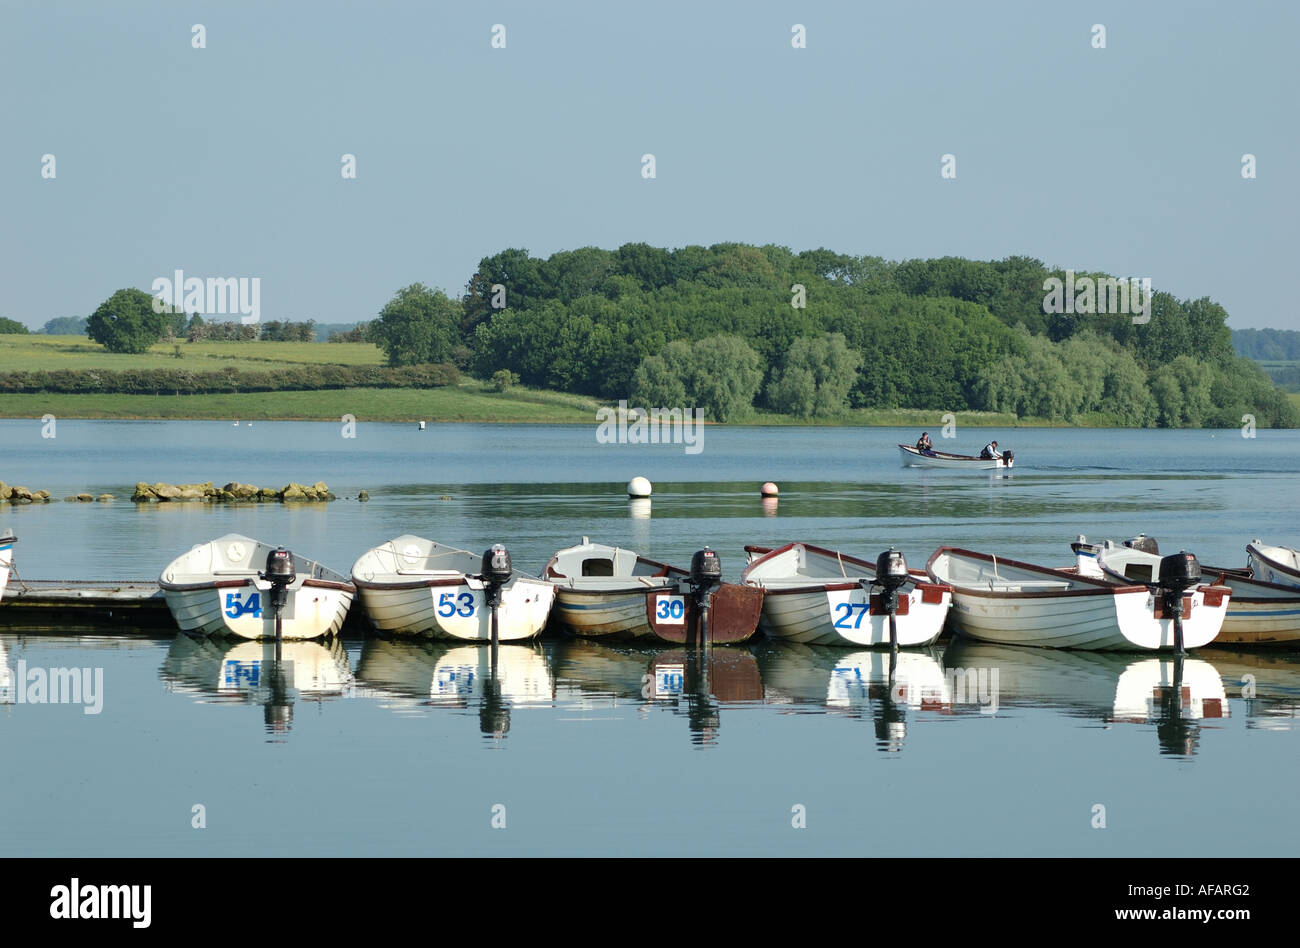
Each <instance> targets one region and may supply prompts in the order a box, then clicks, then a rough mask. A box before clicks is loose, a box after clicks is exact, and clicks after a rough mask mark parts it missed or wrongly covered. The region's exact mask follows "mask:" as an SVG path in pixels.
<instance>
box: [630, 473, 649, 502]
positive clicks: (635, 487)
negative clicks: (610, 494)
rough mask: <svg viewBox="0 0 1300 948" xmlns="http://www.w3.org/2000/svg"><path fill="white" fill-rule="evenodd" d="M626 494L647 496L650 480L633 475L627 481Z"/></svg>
mask: <svg viewBox="0 0 1300 948" xmlns="http://www.w3.org/2000/svg"><path fill="white" fill-rule="evenodd" d="M627 495H628V496H629V497H649V496H650V482H649V481H648V480H646V479H645V478H644V477H634V478H632V479H631V480H630V481H628V482H627Z"/></svg>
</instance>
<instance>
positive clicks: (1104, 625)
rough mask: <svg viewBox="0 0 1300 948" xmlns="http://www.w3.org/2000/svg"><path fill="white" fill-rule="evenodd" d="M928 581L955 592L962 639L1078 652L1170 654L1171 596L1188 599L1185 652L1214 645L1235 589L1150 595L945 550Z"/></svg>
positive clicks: (1190, 583)
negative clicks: (1168, 605) (1156, 651)
mask: <svg viewBox="0 0 1300 948" xmlns="http://www.w3.org/2000/svg"><path fill="white" fill-rule="evenodd" d="M926 568H927V572H928V573H929V575H930V578H931V579H932V580H934V581H935V582H939V583H946V584H948V585H950V586H952V587H953V602H952V621H953V624H954V625H955V626H956V628H957V630H958V631H960V632H961V634H963V635H965V636H968V637H969V638H973V639H979V640H981V641H985V642H996V643H1000V644H1003V645H1033V646H1042V647H1049V648H1079V649H1127V650H1143V649H1172V648H1175V629H1174V617H1173V615H1172V611H1171V610H1169V609H1167V608H1166V601H1167V597H1168V596H1170V595H1178V596H1179V597H1180V599H1181V602H1182V612H1183V619H1182V623H1181V624H1182V632H1183V647H1184V648H1198V647H1200V646H1202V645H1208V644H1209V643H1210V642H1212V641H1214V638H1215V636H1216V635H1218V633H1219V628H1220V627H1221V626H1222V625H1223V617H1224V614H1225V613H1226V612H1227V608H1228V601H1229V598H1230V596H1231V592H1232V591H1231V590H1230V589H1228V588H1227V587H1224V586H1214V585H1205V584H1197V583H1198V581H1197V580H1193V579H1192V578H1191V573H1190V571H1189V572H1188V573H1187V576H1186V579H1185V582H1186V583H1187V585H1183V586H1179V587H1177V588H1176V586H1175V584H1174V581H1173V580H1172V579H1171V580H1169V581H1168V582H1169V585H1168V586H1167V588H1164V589H1160V590H1157V591H1152V590H1151V589H1149V588H1148V587H1147V586H1145V585H1137V584H1133V585H1127V586H1121V585H1117V584H1115V583H1111V582H1108V581H1107V580H1106V579H1104V578H1102V577H1099V576H1087V575H1081V574H1080V573H1079V572H1078V571H1077V570H1075V569H1052V568H1050V567H1046V566H1035V565H1033V564H1030V563H1022V562H1019V561H1017V560H1008V559H1004V558H1002V557H1000V556H994V555H991V554H988V553H976V552H972V551H971V550H962V549H957V548H955V547H948V546H945V547H940V548H939V549H938V550H936V551H935V552H934V554H933V555H931V557H930V561H929V563H928V564H927V565H926Z"/></svg>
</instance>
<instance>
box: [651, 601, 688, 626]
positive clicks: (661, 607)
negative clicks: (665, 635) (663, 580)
mask: <svg viewBox="0 0 1300 948" xmlns="http://www.w3.org/2000/svg"><path fill="white" fill-rule="evenodd" d="M655 618H656V619H658V620H659V621H660V622H661V623H663V624H665V625H681V624H682V623H684V622H685V621H686V597H684V596H659V597H657V598H656V599H655Z"/></svg>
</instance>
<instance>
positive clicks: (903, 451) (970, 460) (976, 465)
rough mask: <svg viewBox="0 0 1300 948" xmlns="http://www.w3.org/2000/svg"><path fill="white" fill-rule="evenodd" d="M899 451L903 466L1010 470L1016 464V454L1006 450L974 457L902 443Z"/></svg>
mask: <svg viewBox="0 0 1300 948" xmlns="http://www.w3.org/2000/svg"><path fill="white" fill-rule="evenodd" d="M898 453H899V454H900V455H901V456H902V458H903V467H946V468H953V469H955V470H963V469H964V470H971V471H992V470H998V469H1002V470H1008V469H1010V468H1011V467H1012V466H1013V465H1014V464H1015V455H1014V454H1013V453H1012V452H1011V451H1004V452H1003V454H1002V457H1000V458H981V457H973V456H971V455H969V454H949V453H947V452H946V451H933V450H931V451H922V450H921V449H919V448H917V447H915V446H914V445H910V444H900V445H899V446H898Z"/></svg>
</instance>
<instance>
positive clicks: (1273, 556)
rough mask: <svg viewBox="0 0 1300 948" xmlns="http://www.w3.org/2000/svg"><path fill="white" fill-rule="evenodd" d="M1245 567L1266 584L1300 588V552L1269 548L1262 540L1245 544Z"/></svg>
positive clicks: (1287, 548)
mask: <svg viewBox="0 0 1300 948" xmlns="http://www.w3.org/2000/svg"><path fill="white" fill-rule="evenodd" d="M1246 565H1247V566H1248V567H1249V568H1250V571H1251V574H1252V575H1253V576H1254V577H1255V578H1256V579H1259V580H1262V581H1263V582H1266V583H1277V584H1279V585H1282V586H1300V552H1297V551H1296V550H1293V549H1292V548H1291V547H1289V546H1270V545H1269V544H1267V543H1264V542H1263V541H1262V540H1252V541H1251V542H1250V543H1248V544H1246Z"/></svg>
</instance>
